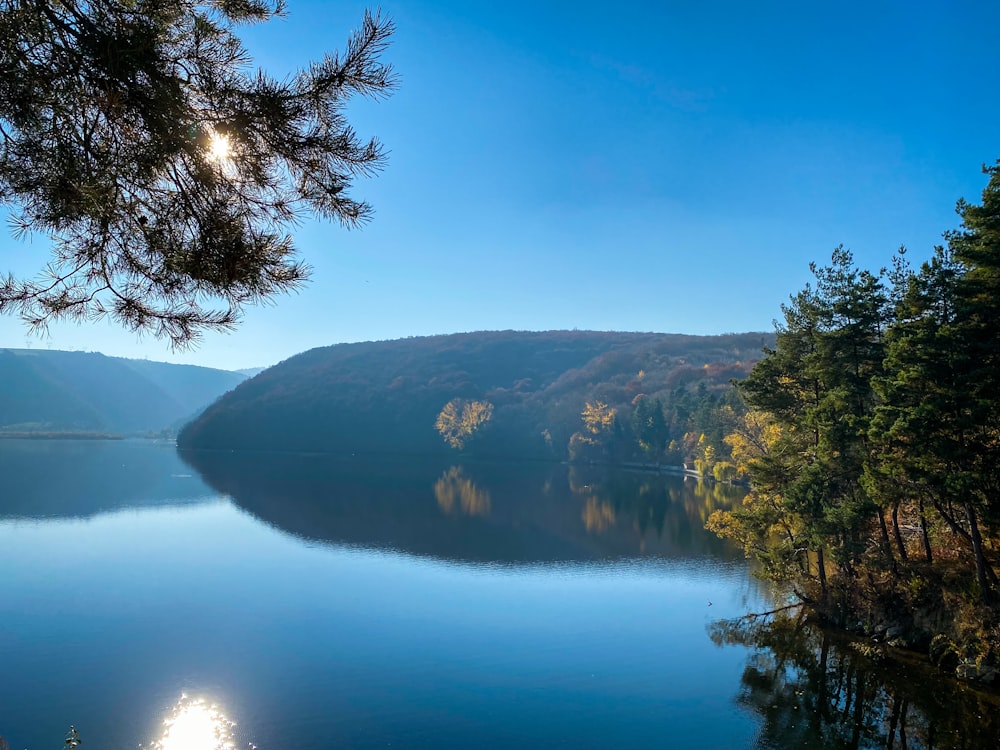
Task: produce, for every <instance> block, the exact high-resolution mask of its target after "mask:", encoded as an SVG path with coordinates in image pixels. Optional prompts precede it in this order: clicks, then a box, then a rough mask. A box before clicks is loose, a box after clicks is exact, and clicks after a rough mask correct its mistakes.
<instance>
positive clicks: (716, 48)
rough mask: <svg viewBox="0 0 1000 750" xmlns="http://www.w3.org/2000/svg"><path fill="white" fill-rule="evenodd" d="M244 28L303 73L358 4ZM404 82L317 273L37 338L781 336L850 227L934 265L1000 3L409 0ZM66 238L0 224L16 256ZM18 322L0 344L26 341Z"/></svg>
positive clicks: (981, 153)
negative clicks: (229, 320) (235, 327)
mask: <svg viewBox="0 0 1000 750" xmlns="http://www.w3.org/2000/svg"><path fill="white" fill-rule="evenodd" d="M288 5H289V17H288V18H287V19H285V20H281V21H277V22H273V23H271V24H268V25H266V26H260V27H253V28H251V29H248V30H247V33H246V39H247V41H248V44H249V46H250V48H251V50H252V51H253V52H254V54H255V56H256V58H257V62H258V63H259V64H260V65H261V66H263V67H265V68H266V69H268V70H271V71H275V72H279V73H280V72H286V71H288V72H290V71H292V70H294V69H296V68H298V67H301V66H302V65H304V64H305V63H306V62H307V61H309V60H310V59H315V58H317V57H320V56H321V55H322V53H323V52H324V51H325V50H330V49H334V48H342V47H343V44H344V40H345V39H346V36H347V32H348V30H349V29H351V28H353V27H354V26H356V25H357V24H358V21H359V20H360V18H361V15H362V12H363V9H364V8H365V7H366V6H365V5H364V4H361V3H354V2H343V3H340V2H325V1H307V0H289V2H288ZM383 10H384V11H385V12H387V13H388V14H389V15H391V16H392V17H393V18H394V19H395V21H396V23H397V25H398V32H397V34H396V37H395V41H394V42H393V45H392V47H391V49H390V50H389V52H388V54H387V57H386V59H387V60H388V61H390V62H392V63H393V64H394V65H395V66H396V68H397V71H398V73H399V76H400V86H399V89H398V91H397V92H396V93H395V94H394V95H393V97H392V98H390V99H389V100H387V101H383V102H380V103H377V104H373V103H368V102H357V103H355V104H352V106H351V107H350V110H349V112H350V117H351V120H352V122H353V123H354V124H355V125H356V127H357V129H358V130H359V131H360V133H362V134H371V135H377V136H378V137H379V138H381V139H382V140H383V141H384V142H385V143H386V145H387V146H388V148H389V149H390V151H391V155H390V161H389V164H388V167H387V169H386V170H385V171H384V172H383V173H382V174H381V175H380V176H379V177H377V178H376V179H374V180H371V181H365V182H363V183H359V184H358V185H357V186H356V187H355V190H354V195H355V196H357V197H362V198H365V199H367V200H369V201H370V202H371V203H373V205H374V207H375V210H376V213H375V218H374V220H373V222H372V223H371V224H370V225H368V226H367V227H366V228H364V229H363V230H361V231H350V232H348V231H346V230H343V229H341V228H340V227H338V226H336V225H332V224H320V223H309V224H306V225H305V226H303V227H302V228H301V230H299V232H298V234H297V237H298V245H299V248H300V250H301V253H302V256H303V257H304V258H305V259H306V260H307V261H308V262H309V263H310V264H312V265H313V266H314V269H315V271H314V274H313V277H312V282H311V284H310V285H309V287H308V288H307V289H306V290H305V291H303V292H301V293H299V294H297V295H293V296H290V297H284V298H280V299H279V300H278V301H277V304H276V305H274V306H269V307H264V308H260V309H256V310H252V311H250V312H249V314H248V315H247V317H246V320H245V322H244V324H243V326H242V327H241V329H240V331H239V332H238V333H236V334H231V335H208V336H207V337H206V339H205V341H204V343H203V344H202V345H201V346H200V347H199V348H198V349H197V350H194V351H187V352H181V353H171V352H170V350H169V346H168V345H167V344H166V343H165V342H162V341H157V340H155V339H151V338H149V337H147V338H144V339H142V340H141V341H136V339H135V338H134V337H133V336H131V335H129V334H125V333H122V332H119V331H117V330H116V329H114V328H113V327H112V326H111V325H110V324H94V325H86V326H76V325H72V326H56V327H53V329H52V332H51V337H50V338H49V339H48V340H45V339H43V340H35V341H33V342H32V345H33V346H35V347H45V346H51V347H52V348H55V349H84V350H97V351H103V352H105V353H108V354H115V355H120V356H135V357H148V358H150V359H161V360H166V361H178V362H191V363H196V364H205V365H209V366H215V367H224V368H239V367H249V366H255V365H266V364H272V363H274V362H277V361H279V360H281V359H285V358H287V357H289V356H291V355H293V354H295V353H297V352H300V351H303V350H305V349H309V348H311V347H314V346H324V345H328V344H333V343H338V342H344V341H363V340H370V339H386V338H397V337H404V336H416V335H424V334H435V333H450V332H455V331H470V330H482V329H510V328H512V329H531V330H542V329H553V328H580V329H601V330H639V331H666V332H681V333H722V332H726V331H745V330H770V329H771V327H772V325H771V323H772V320H773V319H774V318H775V317H777V316H778V315H779V306H780V304H781V303H782V302H783V301H785V300H786V299H787V298H788V295H789V294H791V293H793V292H795V291H797V290H798V289H799V288H801V286H802V285H803V284H804V283H805V282H806V281H807V280H808V279H809V273H808V264H809V262H810V261H812V260H818V261H823V260H825V259H828V258H829V254H830V251H831V250H832V249H833V248H834V247H835V246H836V245H838V244H840V243H843V244H844V245H845V246H847V247H849V248H851V249H852V250H853V251H854V253H855V257H856V258H857V259H858V261H859V262H860V263H861V264H862V265H864V266H867V267H871V268H877V267H879V266H881V265H885V264H886V263H888V261H889V259H890V257H891V255H892V253H893V252H894V250H895V249H896V248H897V247H898V246H900V245H906V246H907V247H908V248H909V249H910V257H911V258H912V259H913V260H915V261H919V260H922V259H924V258H926V257H927V256H928V255H929V253H930V251H931V248H932V247H933V245H934V244H936V243H939V242H940V236H941V233H942V232H943V231H945V230H947V229H951V228H955V227H956V226H957V217H956V216H955V214H954V205H955V201H956V200H957V199H958V198H960V197H963V196H964V197H966V198H968V199H970V200H972V201H976V202H978V199H979V195H980V193H981V191H982V188H983V187H984V186H985V179H984V176H983V175H982V174H981V172H980V167H981V165H982V164H983V163H984V162H988V163H992V162H993V161H995V160H996V159H997V158H1000V78H998V77H997V74H996V60H997V55H996V38H995V32H996V29H998V28H1000V4H995V3H985V2H962V1H958V2H948V3H944V2H941V3H930V2H928V3H913V2H878V1H877V0H876V1H872V2H865V3H810V2H801V0H798V1H797V2H788V3H769V2H762V3H745V2H729V1H723V2H717V3H714V4H709V3H694V2H648V3H641V2H632V3H621V4H613V3H586V2H575V3H554V2H521V1H520V0H512V1H509V2H506V3H486V2H470V1H468V0H466V1H462V2H451V1H450V0H448V1H446V2H433V3H431V2H418V1H415V0H414V1H408V0H407V1H404V0H399V1H390V2H386V3H385V4H384V5H383ZM46 253H47V247H46V243H45V242H44V240H43V239H41V238H36V239H35V240H34V241H33V242H32V243H31V244H30V245H25V244H19V243H15V241H14V240H12V239H10V238H2V239H0V271H6V270H8V269H10V270H14V271H20V272H31V271H34V270H35V269H37V268H39V267H40V266H41V265H42V263H43V262H44V260H45V258H46ZM25 343H26V338H25V332H24V329H23V327H22V326H21V324H20V323H19V322H18V321H17V320H16V319H11V318H6V319H0V346H24V345H25Z"/></svg>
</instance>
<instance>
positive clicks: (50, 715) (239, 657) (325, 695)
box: [0, 441, 997, 750]
mask: <svg viewBox="0 0 1000 750" xmlns="http://www.w3.org/2000/svg"><path fill="white" fill-rule="evenodd" d="M0 471H2V472H3V476H4V483H3V489H2V493H3V494H2V495H0V570H2V574H0V735H3V736H4V737H6V738H7V739H8V741H9V742H10V746H11V748H12V749H13V750H21V749H23V748H27V749H28V750H42V749H43V748H55V747H58V745H59V743H60V742H61V741H62V738H63V736H64V734H65V731H66V729H67V727H68V725H69V724H74V725H76V727H77V728H78V729H79V731H80V734H81V736H82V737H83V739H84V742H85V743H86V744H85V745H84V747H94V748H135V747H136V746H137V745H140V744H141V745H142V746H144V747H153V748H159V749H161V750H173V749H179V748H182V747H183V748H186V750H200V748H206V750H207V749H208V748H214V747H222V746H225V744H226V742H227V741H229V742H231V746H232V747H235V748H246V747H248V746H249V745H250V744H251V743H252V744H253V745H254V746H256V747H258V748H260V750H277V749H278V748H287V749H289V750H309V749H310V748H376V747H378V748H384V747H400V748H453V747H454V748H458V747H470V746H473V747H484V748H507V747H520V748H526V747H566V748H618V747H630V748H633V747H634V748H647V747H669V748H740V747H820V746H824V743H827V740H829V743H828V746H830V747H884V746H886V738H887V737H888V736H889V731H890V729H891V732H892V737H893V738H894V739H896V738H898V737H899V725H900V718H902V723H903V724H904V725H905V726H908V727H909V728H910V731H909V734H908V735H906V734H905V727H904V741H907V742H909V744H908V745H906V746H907V747H911V748H913V747H931V746H933V747H939V746H940V747H952V746H955V747H957V746H960V745H959V744H956V743H957V742H958V740H959V738H962V742H964V743H965V744H964V745H961V746H965V747H972V748H978V747H984V748H985V747H991V748H992V747H996V746H997V743H996V742H995V740H996V738H997V733H996V727H994V726H993V721H992V720H988V719H985V718H981V717H982V716H983V713H984V712H987V713H988V712H994V714H995V713H996V706H995V705H994V704H993V703H991V702H990V700H991V699H990V698H989V697H988V696H987V697H983V696H976V695H972V694H968V695H967V694H965V693H962V692H961V691H959V692H957V693H953V692H947V691H948V688H936V689H935V691H933V694H934V695H938V696H945V698H946V699H947V700H945V698H941V700H939V701H938V703H939V704H940V705H937V704H934V703H933V701H931V702H930V703H928V702H927V700H926V699H925V698H926V695H925V693H926V691H924V692H920V691H918V692H917V693H913V694H912V695H911V693H910V692H907V690H908V688H907V687H906V686H907V685H920V684H924V683H925V675H924V674H923V673H920V674H919V675H918V676H916V677H914V675H913V674H904V675H902V676H897V677H896V678H894V677H892V676H891V675H889V676H886V674H884V672H885V670H884V669H882V668H881V667H880V666H879V664H878V663H875V662H871V661H869V660H864V661H858V659H859V658H860V657H858V656H857V655H855V654H854V652H852V651H851V649H850V648H849V647H847V646H844V645H842V644H838V643H835V642H832V641H829V639H827V638H826V636H823V635H822V634H820V632H819V631H816V630H815V629H813V628H812V626H811V624H809V623H808V622H806V621H802V620H800V619H795V618H794V617H792V618H787V619H784V620H777V621H775V620H768V621H767V622H766V623H759V622H749V623H748V622H747V621H746V620H738V619H736V618H739V617H740V616H741V615H743V614H745V613H746V612H750V611H755V610H760V609H764V608H768V606H769V603H768V597H767V596H766V592H765V591H763V590H762V589H761V588H760V586H759V584H757V583H756V582H755V580H754V579H753V578H752V577H751V576H750V575H749V572H748V569H747V565H746V563H745V562H744V561H743V559H742V555H741V554H740V553H739V552H738V551H736V550H734V549H732V548H731V547H729V546H727V545H725V544H723V543H721V542H720V541H719V540H717V539H715V538H714V537H713V536H711V535H710V534H708V533H706V532H705V531H704V530H703V524H704V520H705V518H706V517H707V515H708V514H709V513H710V512H711V511H712V510H713V509H715V508H717V507H726V506H727V505H728V504H731V503H733V502H738V500H739V493H738V492H735V491H734V490H732V489H731V488H717V487H711V486H708V485H704V484H699V483H697V482H694V481H691V480H687V481H685V480H683V479H681V478H664V477H651V476H644V475H640V474H627V473H608V472H601V471H578V470H573V469H569V468H567V467H564V466H551V465H524V466H519V465H511V464H485V463H477V464H454V465H453V464H449V463H443V464H440V463H437V462H433V461H426V460H425V461H415V460H412V459H411V460H400V459H383V460H379V461H374V460H361V459H354V458H351V459H335V458H331V457H322V456H284V457H281V456H264V455H251V456H240V455H237V454H198V455H193V456H187V457H185V460H182V459H181V458H179V457H178V455H177V453H176V452H175V450H174V449H173V448H172V447H171V446H163V445H155V444H151V443H130V442H123V443H58V442H17V441H0ZM710 603H711V604H710ZM824 653H825V656H824V655H823V654H824ZM820 657H822V661H821V660H820ZM838 674H839V682H836V679H837V678H838ZM852 680H853V682H852ZM845 687H846V690H847V693H846V699H845ZM809 691H812V692H809ZM838 691H839V692H838ZM911 692H912V691H911ZM182 696H185V697H183V698H182ZM803 696H804V697H803ZM198 701H203V702H198ZM941 701H945V702H944V703H942V702H941ZM935 706H937V707H935ZM213 707H214V708H213ZM893 712H895V713H893ZM893 715H895V717H896V719H895V724H892V722H891V719H892V716H893ZM976 716H979V717H980V718H979V719H977V718H976ZM949 717H950V718H949ZM165 719H166V720H167V721H168V722H172V723H169V724H164V720H165ZM229 722H235V726H232V725H231V724H230V723H229ZM921 722H923V723H921ZM921 727H922V728H923V730H921ZM928 728H930V730H931V738H930V740H928V738H927V737H926V730H927V729H928ZM920 731H924V735H920V734H919V732H920ZM842 737H846V740H844V741H841V740H842ZM896 742H897V743H898V742H899V740H898V739H896ZM921 742H923V743H924V744H920V743H921ZM835 743H836V744H835ZM949 743H950V744H949ZM980 743H992V744H980Z"/></svg>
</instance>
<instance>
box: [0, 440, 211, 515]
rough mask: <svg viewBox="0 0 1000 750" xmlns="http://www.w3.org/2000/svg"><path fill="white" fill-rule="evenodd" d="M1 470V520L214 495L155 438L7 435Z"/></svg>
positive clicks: (182, 501) (1, 444)
mask: <svg viewBox="0 0 1000 750" xmlns="http://www.w3.org/2000/svg"><path fill="white" fill-rule="evenodd" d="M0 476H2V477H3V492H2V493H0V520H3V519H8V518H10V519H14V518H22V519H56V518H89V517H92V516H95V515H98V514H100V513H112V512H115V511H119V510H123V509H125V508H146V507H157V506H163V505H182V504H183V505H188V504H191V503H197V502H202V501H208V500H211V499H212V496H211V495H212V493H211V490H210V489H209V488H208V487H206V486H205V485H204V484H203V483H202V482H201V481H200V480H199V479H198V477H197V475H196V474H194V473H193V472H191V469H190V468H189V467H187V466H186V465H185V464H184V463H183V462H182V461H181V460H180V458H179V457H178V456H177V451H176V449H175V448H174V447H173V446H172V445H170V444H167V443H162V444H157V443H154V442H152V441H149V440H110V441H109V440H10V439H4V440H0Z"/></svg>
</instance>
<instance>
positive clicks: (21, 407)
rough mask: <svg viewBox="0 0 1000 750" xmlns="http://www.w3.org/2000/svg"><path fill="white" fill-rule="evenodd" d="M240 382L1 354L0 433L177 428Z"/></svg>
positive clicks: (76, 356) (208, 372)
mask: <svg viewBox="0 0 1000 750" xmlns="http://www.w3.org/2000/svg"><path fill="white" fill-rule="evenodd" d="M243 380H245V376H243V375H241V374H239V373H235V372H228V371H226V370H213V369H210V368H207V367H195V366H192V365H172V364H167V363H164V362H148V361H145V360H135V359H120V358H117V357H107V356H105V355H103V354H98V353H94V352H65V351H52V350H35V349H0V383H2V384H3V388H0V434H2V433H11V432H14V433H38V432H43V433H44V432H56V433H58V432H108V433H116V434H125V435H128V434H140V433H149V432H160V431H163V430H167V429H177V428H179V427H180V425H181V424H182V423H183V422H184V421H185V420H187V419H190V418H191V417H193V416H195V415H196V414H198V413H199V412H200V411H201V410H202V409H204V408H205V407H206V406H207V405H208V404H210V403H211V402H212V401H214V400H215V399H217V398H218V397H219V396H220V395H222V394H223V393H225V392H226V391H228V390H230V389H231V388H234V387H235V386H236V385H238V384H239V383H241V382H242V381H243Z"/></svg>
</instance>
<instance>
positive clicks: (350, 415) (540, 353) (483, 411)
mask: <svg viewBox="0 0 1000 750" xmlns="http://www.w3.org/2000/svg"><path fill="white" fill-rule="evenodd" d="M773 341H774V339H773V335H771V334H761V333H748V334H727V335H723V336H681V335H671V334H658V333H615V332H596V331H548V332H524V331H496V332H479V333H466V334H455V335H450V336H431V337H422V338H410V339H400V340H396V341H380V342H367V343H361V344H340V345H337V346H332V347H326V348H323V349H314V350H311V351H308V352H305V353H303V354H300V355H298V356H296V357H293V358H291V359H289V360H287V361H285V362H283V363H281V364H279V365H277V366H275V367H272V368H271V369H269V370H267V371H265V372H263V373H261V374H260V375H258V376H256V377H255V378H253V379H251V380H249V381H247V382H246V383H244V384H242V385H241V386H240V387H238V388H237V389H235V390H234V391H233V392H231V393H229V394H227V395H226V396H225V397H224V398H222V399H220V400H219V401H218V402H216V403H215V404H213V405H212V406H211V407H210V408H209V409H207V410H206V411H205V413H204V414H203V415H202V416H201V417H200V418H199V419H197V420H196V421H195V422H194V423H192V424H191V425H189V426H188V427H187V428H186V429H185V430H184V431H183V432H182V433H181V435H180V436H179V439H178V442H179V444H180V445H181V446H182V447H184V448H211V449H255V450H261V449H263V450H282V451H324V452H331V453H355V452H358V453H362V452H364V453H374V452H378V453H388V452H396V453H421V454H442V455H455V454H459V453H461V454H464V455H474V456H481V457H490V458H532V459H554V460H563V459H566V458H573V459H576V460H578V461H583V462H599V463H608V462H611V463H618V462H623V461H644V462H650V463H660V464H668V463H670V464H677V465H679V464H681V463H682V462H684V461H686V460H688V461H694V460H695V459H696V458H698V452H699V451H701V450H702V449H703V447H704V446H705V445H706V444H707V443H708V442H711V441H715V442H717V443H718V444H720V445H721V444H722V438H723V436H724V435H725V433H726V432H727V430H728V429H729V427H727V425H729V423H730V422H731V419H729V421H728V422H727V419H726V418H724V416H722V415H724V413H725V412H724V410H722V408H723V407H724V406H725V405H727V404H728V403H729V402H730V401H734V400H735V399H734V394H733V393H732V386H731V383H730V381H731V380H732V379H739V378H742V377H745V376H746V375H747V373H748V372H749V371H750V367H751V366H752V363H753V361H755V360H756V359H758V358H759V357H760V356H761V350H762V348H763V347H764V346H765V345H768V344H771V343H773ZM595 410H596V411H597V412H600V413H601V414H602V415H603V416H602V419H603V422H601V423H600V425H597V426H595V425H594V424H593V423H590V424H589V426H588V422H587V420H586V418H585V416H584V415H585V414H586V413H588V412H594V411H595ZM730 411H731V410H730ZM702 435H705V437H704V438H702ZM699 440H700V441H701V444H700V445H699Z"/></svg>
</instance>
